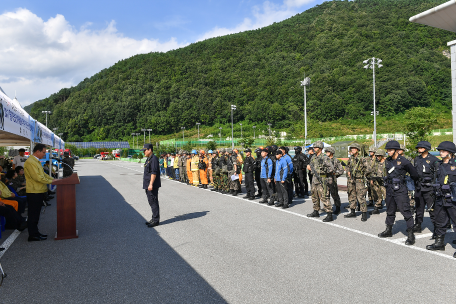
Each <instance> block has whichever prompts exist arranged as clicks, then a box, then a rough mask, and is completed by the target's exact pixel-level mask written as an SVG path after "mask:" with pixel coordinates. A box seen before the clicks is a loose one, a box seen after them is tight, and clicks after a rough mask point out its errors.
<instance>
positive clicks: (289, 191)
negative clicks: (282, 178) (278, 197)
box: [285, 174, 293, 204]
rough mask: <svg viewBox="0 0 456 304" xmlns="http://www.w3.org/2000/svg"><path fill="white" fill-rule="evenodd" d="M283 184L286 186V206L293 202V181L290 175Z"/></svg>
mask: <svg viewBox="0 0 456 304" xmlns="http://www.w3.org/2000/svg"><path fill="white" fill-rule="evenodd" d="M285 183H286V184H287V194H288V204H291V203H292V202H293V180H292V179H291V174H290V175H288V177H287V180H286V182H285Z"/></svg>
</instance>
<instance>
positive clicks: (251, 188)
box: [244, 149, 255, 200]
mask: <svg viewBox="0 0 456 304" xmlns="http://www.w3.org/2000/svg"><path fill="white" fill-rule="evenodd" d="M244 153H245V159H244V173H245V189H246V190H247V195H246V196H244V198H246V199H249V200H254V199H255V185H254V182H253V171H254V168H255V160H254V159H253V157H252V150H250V149H245V150H244Z"/></svg>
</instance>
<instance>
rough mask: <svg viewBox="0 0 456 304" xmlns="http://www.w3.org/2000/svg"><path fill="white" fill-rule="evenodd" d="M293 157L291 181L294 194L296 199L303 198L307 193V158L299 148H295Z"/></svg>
mask: <svg viewBox="0 0 456 304" xmlns="http://www.w3.org/2000/svg"><path fill="white" fill-rule="evenodd" d="M294 150H295V155H294V156H293V179H294V184H295V192H296V195H297V196H298V197H304V196H306V195H307V193H308V191H309V185H308V184H307V172H306V167H307V165H308V163H309V162H308V161H309V158H308V157H307V156H306V155H305V154H304V153H302V148H301V147H295V148H294Z"/></svg>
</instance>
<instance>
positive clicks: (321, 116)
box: [26, 0, 456, 141]
mask: <svg viewBox="0 0 456 304" xmlns="http://www.w3.org/2000/svg"><path fill="white" fill-rule="evenodd" d="M444 2H446V0H438V1H437V0H395V1H391V0H362V1H361V0H358V1H352V2H348V1H328V2H325V3H323V4H321V5H317V6H315V7H314V8H312V9H309V10H307V11H305V12H303V13H301V14H298V15H296V16H294V17H292V18H289V19H287V20H284V21H282V22H279V23H274V24H273V25H270V26H268V27H265V28H262V29H258V30H253V31H247V32H243V33H239V34H233V35H227V36H223V37H217V38H212V39H208V40H205V41H202V42H198V43H194V44H191V45H189V46H187V47H185V48H181V49H178V50H174V51H169V52H167V53H150V54H144V55H136V56H133V57H131V58H128V59H125V60H121V61H119V62H118V63H116V64H115V65H113V66H112V67H110V68H108V69H104V70H102V71H100V72H99V73H97V74H96V75H94V76H92V77H90V78H86V79H84V81H82V82H81V83H79V84H78V85H77V86H75V87H72V88H69V89H62V90H60V91H59V92H58V93H55V94H53V95H51V96H49V97H48V98H46V99H43V100H40V101H37V102H35V103H33V104H31V105H29V106H27V107H26V110H27V111H28V112H29V113H31V115H32V116H33V117H35V118H38V119H39V120H41V121H44V119H45V117H44V114H42V113H41V111H42V110H44V109H46V110H51V111H53V114H52V115H51V120H50V126H51V127H58V128H59V132H63V133H64V138H65V139H66V140H68V141H79V140H86V141H90V140H107V139H116V140H119V139H126V138H129V135H130V133H131V132H133V131H139V129H140V128H144V127H151V126H153V128H154V131H153V133H154V134H155V135H166V134H171V133H175V132H178V131H180V128H181V126H185V127H187V128H192V127H194V126H195V122H200V123H201V124H202V125H205V126H209V127H210V126H214V125H215V124H224V123H228V122H229V121H230V104H235V105H236V106H237V110H236V111H235V113H234V115H235V120H236V121H237V122H240V121H245V122H247V123H249V122H250V123H252V122H253V123H258V124H266V123H268V122H271V123H272V124H273V128H275V129H276V130H278V129H282V130H287V131H291V133H295V134H296V135H297V133H300V132H302V125H303V122H302V120H303V106H302V105H303V89H302V87H300V83H299V81H300V80H302V79H303V77H304V73H305V74H306V76H309V77H311V79H312V84H311V86H310V88H309V90H308V114H309V119H311V120H313V121H321V122H330V121H335V120H337V121H341V120H355V121H356V120H360V119H361V120H362V119H364V118H366V119H370V112H371V111H372V71H371V70H365V69H363V63H362V61H363V60H365V59H367V58H370V57H372V56H375V57H378V58H381V59H382V60H383V64H384V67H383V68H381V69H379V70H377V73H376V76H377V102H378V104H377V106H378V107H377V108H378V110H379V111H380V115H382V116H383V117H385V116H394V115H396V114H398V113H403V112H404V111H405V110H406V109H409V108H411V107H416V106H424V107H433V108H436V109H440V110H442V109H443V110H444V111H447V112H449V109H450V105H451V74H450V60H449V59H448V58H447V57H445V56H444V54H443V52H444V51H446V50H448V47H447V46H446V43H447V42H448V41H451V40H455V39H456V35H455V34H454V33H451V32H447V31H444V30H439V29H435V28H431V27H428V26H422V25H418V24H414V23H411V22H409V21H408V19H409V18H410V17H411V16H413V15H415V14H417V13H420V12H422V11H425V10H427V9H429V8H432V7H434V6H436V5H438V4H441V3H444ZM290 126H293V127H291V128H290ZM312 128H313V127H312V125H310V126H309V132H310V134H311V133H312ZM336 131H337V130H334V132H332V131H328V132H326V133H327V134H326V133H325V135H328V136H329V135H333V134H332V133H334V134H336V133H337V132H336Z"/></svg>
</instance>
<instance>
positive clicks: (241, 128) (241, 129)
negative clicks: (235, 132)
mask: <svg viewBox="0 0 456 304" xmlns="http://www.w3.org/2000/svg"><path fill="white" fill-rule="evenodd" d="M239 125H240V126H241V138H242V124H241V123H239Z"/></svg>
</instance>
